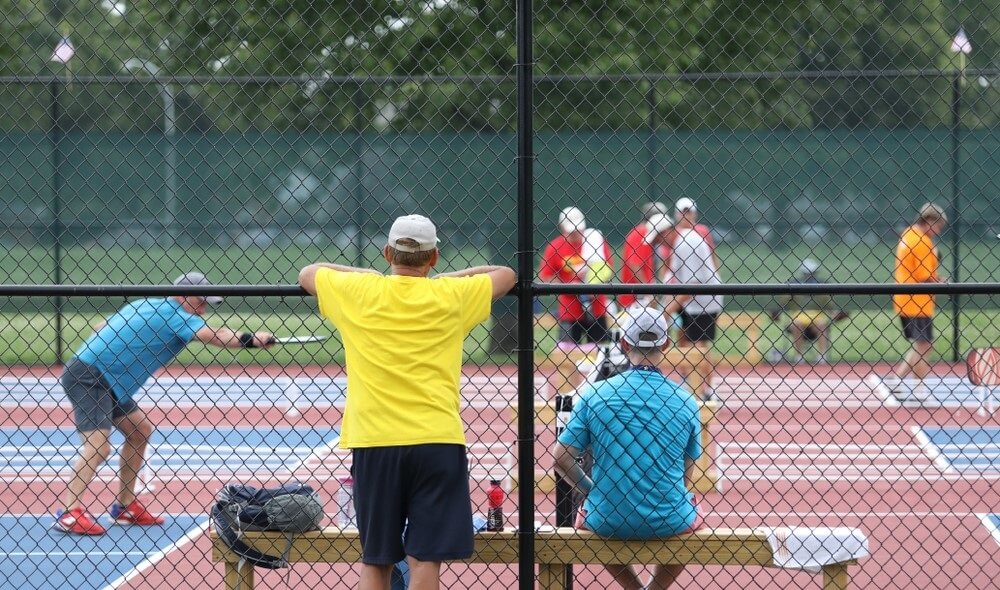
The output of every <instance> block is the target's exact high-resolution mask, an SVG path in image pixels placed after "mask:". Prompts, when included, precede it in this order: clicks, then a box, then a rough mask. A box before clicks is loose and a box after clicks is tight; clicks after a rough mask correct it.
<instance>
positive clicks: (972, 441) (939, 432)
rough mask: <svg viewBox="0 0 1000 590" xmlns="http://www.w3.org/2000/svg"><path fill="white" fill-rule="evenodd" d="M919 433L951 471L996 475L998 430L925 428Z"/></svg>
mask: <svg viewBox="0 0 1000 590" xmlns="http://www.w3.org/2000/svg"><path fill="white" fill-rule="evenodd" d="M923 431H924V433H925V434H926V435H927V439H928V440H929V441H930V443H931V444H932V445H934V446H935V447H936V448H937V450H938V452H939V453H940V456H941V458H943V459H944V460H945V461H947V463H948V466H949V467H951V468H952V469H954V470H956V471H959V472H964V473H983V474H985V473H989V474H1000V428H993V427H987V428H983V427H961V426H945V427H938V426H926V427H924V428H923Z"/></svg>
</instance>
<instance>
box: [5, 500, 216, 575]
mask: <svg viewBox="0 0 1000 590" xmlns="http://www.w3.org/2000/svg"><path fill="white" fill-rule="evenodd" d="M54 520H55V517H54V516H52V515H31V514H29V515H20V516H14V515H2V516H0V527H3V530H5V531H7V534H5V535H3V536H2V537H0V577H2V578H0V587H3V588H51V589H53V590H55V589H65V588H74V589H79V590H91V589H95V590H96V589H108V590H110V589H113V588H116V587H118V586H119V585H121V584H122V583H123V582H124V581H125V580H126V578H128V577H130V576H133V575H141V573H140V572H141V570H143V569H145V568H146V567H148V566H151V565H153V564H155V563H156V562H157V561H159V560H160V559H161V558H162V557H165V556H166V554H168V553H169V552H170V551H171V550H173V549H174V548H176V547H179V546H181V545H183V544H185V543H186V542H187V541H189V540H190V539H192V538H193V537H195V536H197V535H199V534H201V533H202V532H203V531H204V530H205V528H206V527H207V525H208V516H207V515H204V514H181V515H174V516H171V517H170V518H169V519H168V520H167V523H166V524H165V525H163V526H158V527H123V526H113V527H110V528H109V529H108V533H107V534H106V535H102V536H99V537H82V536H79V535H66V534H63V533H58V532H54V531H51V530H50V529H49V527H50V526H52V523H53V521H54Z"/></svg>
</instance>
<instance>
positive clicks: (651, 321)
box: [553, 307, 702, 590]
mask: <svg viewBox="0 0 1000 590" xmlns="http://www.w3.org/2000/svg"><path fill="white" fill-rule="evenodd" d="M623 328H624V334H623V335H622V347H623V349H624V350H625V351H626V353H627V354H628V357H629V360H630V362H631V367H630V368H629V369H627V370H625V371H623V372H621V373H619V374H617V375H614V376H612V377H610V378H608V379H606V380H604V381H601V382H599V383H596V384H595V385H594V387H593V389H591V390H590V391H587V392H585V393H584V394H582V395H581V396H580V397H579V399H577V400H576V402H575V403H574V404H573V413H572V415H571V416H570V419H569V422H568V423H567V425H566V428H565V429H564V430H563V432H562V434H560V435H559V440H558V441H557V442H556V445H555V448H554V449H553V455H554V457H555V461H556V469H557V470H559V472H560V473H562V474H563V476H564V477H566V478H567V480H568V481H569V482H571V483H572V484H573V485H575V486H576V487H578V488H579V489H580V490H581V491H583V492H584V493H585V494H587V496H586V500H585V501H584V505H583V508H582V509H581V518H580V519H578V527H585V528H587V529H590V530H592V531H594V533H596V534H598V535H601V536H605V537H609V538H618V539H654V538H660V537H669V536H671V535H676V534H679V533H684V532H689V531H693V530H696V529H698V528H700V527H701V526H702V523H701V517H700V515H699V513H698V508H697V506H696V504H695V502H694V497H693V496H692V495H691V493H690V492H688V489H689V488H690V486H691V485H693V483H692V482H693V479H694V465H695V463H694V461H695V460H696V459H697V458H698V456H699V455H700V454H701V442H700V441H701V420H700V418H699V415H698V403H697V402H696V401H695V399H694V396H692V395H691V394H690V393H688V392H687V391H685V390H683V389H681V387H680V386H679V385H678V384H676V383H673V382H671V381H669V380H667V378H666V377H664V376H663V374H662V373H661V372H660V369H659V368H658V367H659V365H660V363H661V362H662V361H663V351H664V349H666V348H667V347H668V346H669V344H670V339H669V337H668V332H667V330H668V328H667V323H666V321H665V320H664V319H663V314H662V313H661V312H659V311H656V310H652V309H649V308H644V307H632V308H629V309H628V310H627V311H626V313H625V317H624V326H623ZM588 448H589V449H591V451H592V452H593V460H594V466H593V474H594V475H593V479H591V478H590V477H588V476H587V475H586V474H585V473H584V471H583V469H582V468H581V467H580V465H579V463H578V462H577V459H578V458H579V457H580V456H581V455H582V454H583V452H584V451H585V450H586V449H588ZM607 568H608V571H609V572H611V574H612V575H613V576H614V577H615V580H617V581H618V582H619V583H620V584H621V585H622V587H624V588H625V589H626V590H640V589H642V588H643V587H644V586H643V585H642V584H641V583H640V581H639V576H638V574H637V573H636V571H635V570H634V569H633V568H632V567H631V566H628V565H608V566H607ZM683 568H684V566H683V565H657V567H656V571H655V573H654V574H653V579H652V581H651V583H650V585H649V586H648V588H653V589H663V588H667V587H669V586H670V585H671V584H672V583H673V581H674V580H675V579H676V578H677V576H678V575H679V574H680V572H681V570H683Z"/></svg>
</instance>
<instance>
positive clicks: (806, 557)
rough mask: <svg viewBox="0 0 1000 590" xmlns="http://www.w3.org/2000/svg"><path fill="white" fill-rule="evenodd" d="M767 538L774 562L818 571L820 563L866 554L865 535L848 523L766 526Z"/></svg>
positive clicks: (829, 562)
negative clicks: (842, 524)
mask: <svg viewBox="0 0 1000 590" xmlns="http://www.w3.org/2000/svg"><path fill="white" fill-rule="evenodd" d="M765 530H766V531H767V541H768V543H770V545H771V552H772V553H773V554H774V565H776V566H778V567H785V568H791V569H801V570H806V571H809V572H813V573H816V572H819V571H820V570H821V569H822V567H823V566H824V565H830V564H831V563H840V562H842V561H847V560H850V559H858V558H861V557H865V556H867V555H868V538H867V537H865V534H864V533H863V532H861V531H860V530H859V529H855V528H850V527H837V528H826V527H779V528H773V529H771V528H768V529H765Z"/></svg>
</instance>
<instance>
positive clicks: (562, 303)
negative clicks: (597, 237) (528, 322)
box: [538, 207, 611, 344]
mask: <svg viewBox="0 0 1000 590" xmlns="http://www.w3.org/2000/svg"><path fill="white" fill-rule="evenodd" d="M558 225H559V234H560V235H558V236H557V237H556V238H554V239H553V240H552V241H551V242H549V243H548V245H547V246H545V250H544V251H543V252H542V264H541V268H540V269H539V271H538V277H539V278H540V279H541V280H543V281H546V282H553V283H565V284H576V283H583V282H584V280H585V278H586V274H587V263H586V261H585V260H584V258H583V240H584V238H583V230H585V229H587V223H586V220H585V219H584V217H583V212H582V211H580V210H579V209H577V208H576V207H566V208H565V209H563V210H562V211H561V212H560V213H559V224H558ZM604 250H605V258H606V259H607V260H611V248H609V247H608V245H607V243H605V244H604ZM558 300H559V311H558V312H557V314H556V319H558V320H559V341H560V342H574V343H577V344H582V343H583V342H584V340H586V341H587V342H606V341H607V340H608V339H609V334H608V323H607V317H606V316H607V298H606V297H605V296H604V295H595V296H583V297H577V296H575V295H559V298H558Z"/></svg>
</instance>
